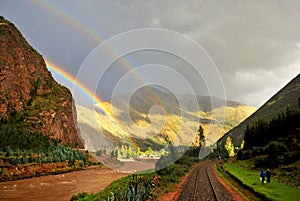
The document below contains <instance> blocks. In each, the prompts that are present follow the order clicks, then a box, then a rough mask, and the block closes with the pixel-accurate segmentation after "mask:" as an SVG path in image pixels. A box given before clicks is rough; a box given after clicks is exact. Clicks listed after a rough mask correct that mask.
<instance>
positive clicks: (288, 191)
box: [223, 163, 300, 201]
mask: <svg viewBox="0 0 300 201" xmlns="http://www.w3.org/2000/svg"><path fill="white" fill-rule="evenodd" d="M223 167H224V169H225V170H226V171H227V172H228V173H230V174H231V175H232V176H234V177H235V178H237V179H238V180H240V182H241V183H242V184H243V185H246V186H248V187H249V188H250V189H251V190H252V191H253V192H255V193H256V194H258V195H260V196H261V197H263V198H264V199H265V200H277V201H286V200H289V201H298V200H300V190H298V189H295V188H292V187H290V186H287V185H285V184H283V183H279V182H277V181H275V180H274V179H273V180H271V183H270V184H262V183H261V181H260V179H259V171H251V170H247V169H243V168H241V167H240V164H239V163H226V164H224V165H223Z"/></svg>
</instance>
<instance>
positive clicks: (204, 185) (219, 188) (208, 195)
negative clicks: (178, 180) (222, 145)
mask: <svg viewBox="0 0 300 201" xmlns="http://www.w3.org/2000/svg"><path fill="white" fill-rule="evenodd" d="M212 166H213V162H205V163H201V164H199V165H198V166H197V167H196V168H195V169H194V170H193V171H192V173H191V174H190V176H189V178H188V181H187V183H186V184H185V185H184V187H183V190H182V193H181V195H180V196H179V199H178V200H181V201H187V200H190V201H196V200H197V201H198V200H210V201H213V200H215V201H221V200H222V201H223V200H230V201H231V200H234V199H233V197H232V196H231V194H230V193H229V192H228V191H227V190H226V189H225V188H224V187H223V185H222V184H220V183H219V181H218V180H217V178H216V177H215V175H214V173H213V170H212Z"/></svg>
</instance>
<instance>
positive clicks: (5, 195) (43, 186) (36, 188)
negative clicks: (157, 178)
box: [0, 167, 127, 201]
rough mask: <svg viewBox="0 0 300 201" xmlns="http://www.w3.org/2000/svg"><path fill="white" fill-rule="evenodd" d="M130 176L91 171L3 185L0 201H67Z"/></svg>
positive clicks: (106, 170)
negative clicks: (74, 196) (75, 195)
mask: <svg viewBox="0 0 300 201" xmlns="http://www.w3.org/2000/svg"><path fill="white" fill-rule="evenodd" d="M126 175H127V174H124V173H120V172H117V171H113V170H111V169H108V168H106V167H90V168H88V169H86V170H81V171H75V172H71V173H66V174H60V175H51V176H42V177H35V178H31V179H25V180H17V181H8V182H1V183H0V200H3V201H4V200H5V201H15V200H16V201H17V200H18V201H19V200H22V201H27V200H28V201H29V200H30V201H35V200H36V201H40V200H43V201H52V200H53V201H65V200H70V198H71V197H72V195H74V194H77V193H79V192H87V193H95V192H98V191H100V190H102V189H104V188H105V187H106V186H108V185H109V184H110V183H111V182H112V181H113V180H116V179H119V178H121V177H124V176H126Z"/></svg>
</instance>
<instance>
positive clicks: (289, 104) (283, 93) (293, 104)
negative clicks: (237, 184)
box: [220, 74, 300, 145]
mask: <svg viewBox="0 0 300 201" xmlns="http://www.w3.org/2000/svg"><path fill="white" fill-rule="evenodd" d="M299 101H300V74H298V75H297V76H296V77H295V78H294V79H293V80H291V81H290V82H289V83H288V84H287V85H286V86H285V87H283V88H282V89H281V90H280V91H279V92H278V93H276V94H275V95H274V96H273V97H271V98H270V99H269V100H268V101H267V102H266V103H265V104H264V105H262V106H261V107H260V108H259V109H258V110H257V111H256V112H255V113H253V114H252V115H251V116H250V117H248V118H247V119H246V120H245V121H243V122H242V123H241V124H239V125H238V126H237V127H235V128H233V129H232V130H230V131H229V132H228V133H226V134H225V135H224V136H223V137H222V138H221V139H220V141H225V140H226V138H227V137H228V136H230V137H231V139H232V141H233V143H234V144H236V145H238V144H240V143H241V141H242V140H243V139H244V132H245V130H246V128H247V125H251V124H253V123H254V122H255V121H257V120H258V119H264V120H271V119H272V118H273V117H274V116H276V115H277V114H278V113H281V112H283V113H285V112H286V109H287V108H289V109H290V110H298V108H299V104H300V103H299Z"/></svg>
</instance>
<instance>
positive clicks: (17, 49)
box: [0, 16, 83, 148]
mask: <svg viewBox="0 0 300 201" xmlns="http://www.w3.org/2000/svg"><path fill="white" fill-rule="evenodd" d="M0 40H1V41H0V45H1V48H0V120H1V121H0V122H1V124H11V125H13V126H18V127H22V128H26V129H29V130H31V131H34V132H42V133H44V134H45V135H51V136H52V137H53V138H57V139H59V140H61V143H62V144H65V145H69V146H72V147H80V148H83V144H82V142H81V139H80V137H79V135H78V133H77V129H76V108H75V107H73V104H72V102H73V99H72V95H71V93H70V91H69V90H68V89H67V88H66V87H63V86H61V85H60V84H58V83H57V82H56V81H55V80H54V79H53V77H52V76H51V73H50V72H49V71H48V70H47V68H46V64H45V61H44V59H43V57H42V56H41V55H40V54H39V53H38V52H37V51H36V50H34V49H33V48H32V47H31V46H30V45H29V44H28V43H27V41H26V40H25V39H24V38H23V36H22V34H21V32H20V31H19V30H18V29H17V28H16V27H15V26H14V25H13V24H12V23H10V22H9V21H7V20H5V19H4V18H3V17H1V16H0ZM73 112H74V116H73ZM20 135H21V134H20Z"/></svg>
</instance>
